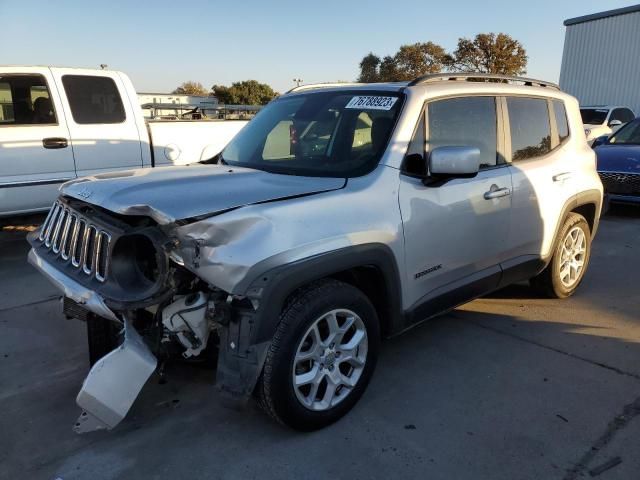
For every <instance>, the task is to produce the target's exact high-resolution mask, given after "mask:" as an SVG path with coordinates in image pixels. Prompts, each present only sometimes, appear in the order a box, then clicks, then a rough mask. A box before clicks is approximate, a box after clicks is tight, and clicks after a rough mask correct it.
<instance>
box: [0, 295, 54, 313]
mask: <svg viewBox="0 0 640 480" xmlns="http://www.w3.org/2000/svg"><path fill="white" fill-rule="evenodd" d="M59 298H60V295H52V296H50V297H47V298H44V299H42V300H36V301H34V302H29V303H23V304H21V305H13V306H12V307H5V308H0V313H4V312H10V311H11V310H16V309H18V308H24V307H31V306H33V305H40V304H41V303H47V302H51V301H52V300H58V299H59Z"/></svg>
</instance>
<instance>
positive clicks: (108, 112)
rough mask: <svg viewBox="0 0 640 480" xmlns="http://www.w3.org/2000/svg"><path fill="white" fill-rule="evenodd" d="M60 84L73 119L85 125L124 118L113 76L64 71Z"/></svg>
mask: <svg viewBox="0 0 640 480" xmlns="http://www.w3.org/2000/svg"><path fill="white" fill-rule="evenodd" d="M62 85H63V86H64V91H65V93H66V94H67V98H68V100H69V106H70V107H71V115H73V120H74V121H75V122H76V123H78V124H82V125H86V124H105V123H122V122H124V120H125V112H124V105H123V104H122V98H121V97H120V93H119V92H118V87H117V86H116V83H115V82H114V81H113V79H112V78H109V77H99V76H88V75H64V76H63V77H62Z"/></svg>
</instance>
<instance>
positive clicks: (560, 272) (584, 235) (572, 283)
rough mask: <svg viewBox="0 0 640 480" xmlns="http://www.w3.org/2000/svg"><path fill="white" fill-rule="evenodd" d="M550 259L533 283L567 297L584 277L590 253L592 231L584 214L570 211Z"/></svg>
mask: <svg viewBox="0 0 640 480" xmlns="http://www.w3.org/2000/svg"><path fill="white" fill-rule="evenodd" d="M558 238H559V241H558V242H557V245H556V247H555V251H554V253H553V257H552V258H551V262H550V263H549V265H547V267H546V268H545V269H544V270H543V271H542V272H541V273H540V274H539V275H537V276H536V277H534V278H532V279H531V285H532V286H533V287H534V288H536V290H538V291H539V292H540V293H542V294H543V295H545V296H548V297H550V298H566V297H569V296H571V295H573V293H574V292H575V291H576V289H577V288H578V285H580V282H581V281H582V279H583V278H584V274H585V272H586V270H587V266H588V264H589V256H590V254H591V231H590V229H589V225H588V224H587V221H586V220H585V218H584V217H583V216H582V215H579V214H577V213H570V214H569V216H568V217H567V219H566V220H565V222H564V225H563V226H562V229H561V231H560V235H559V237H558Z"/></svg>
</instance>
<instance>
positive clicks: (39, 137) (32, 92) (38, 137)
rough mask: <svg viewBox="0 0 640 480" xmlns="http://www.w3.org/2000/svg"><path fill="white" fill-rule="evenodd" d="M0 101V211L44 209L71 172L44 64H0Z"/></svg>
mask: <svg viewBox="0 0 640 480" xmlns="http://www.w3.org/2000/svg"><path fill="white" fill-rule="evenodd" d="M0 104H1V105H0V108H1V110H0V215H14V214H20V213H29V212H35V211H40V210H45V209H47V208H49V207H50V206H51V204H52V203H53V201H54V200H55V198H56V196H57V190H58V187H59V186H60V184H61V183H62V182H64V181H66V180H70V179H72V178H75V176H76V174H75V165H74V160H73V151H72V149H71V147H70V146H69V145H68V139H69V132H68V130H67V127H66V125H65V121H64V118H65V117H64V113H63V107H62V103H61V101H60V97H59V95H58V92H57V90H56V88H55V84H54V82H53V81H52V77H51V73H50V71H49V69H48V68H46V67H21V68H19V69H16V68H13V67H0ZM53 139H56V141H54V140H53ZM65 142H67V146H66V147H65V146H64V144H65ZM51 147H54V148H51Z"/></svg>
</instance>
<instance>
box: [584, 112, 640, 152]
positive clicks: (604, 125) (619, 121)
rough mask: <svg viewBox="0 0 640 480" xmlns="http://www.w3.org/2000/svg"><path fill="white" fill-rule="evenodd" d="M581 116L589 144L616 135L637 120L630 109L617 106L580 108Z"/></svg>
mask: <svg viewBox="0 0 640 480" xmlns="http://www.w3.org/2000/svg"><path fill="white" fill-rule="evenodd" d="M580 115H581V116H582V124H583V126H584V133H585V135H586V136H587V142H589V144H592V143H593V141H594V140H595V139H596V138H598V137H601V136H603V135H611V134H612V133H615V132H616V131H617V130H618V129H619V128H620V127H622V126H623V125H625V124H626V123H629V122H630V121H632V120H633V119H634V118H636V115H635V113H633V110H631V109H630V108H629V107H621V106H615V105H594V106H586V107H580Z"/></svg>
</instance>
